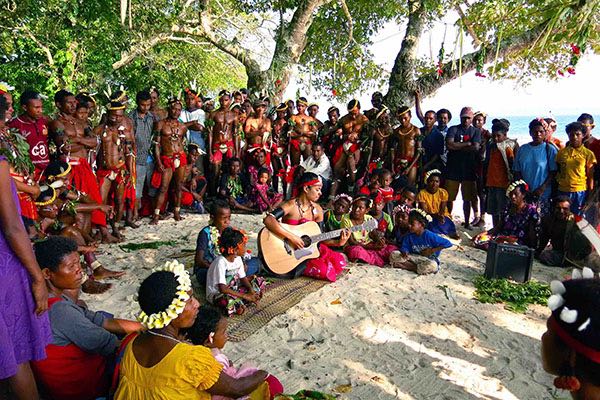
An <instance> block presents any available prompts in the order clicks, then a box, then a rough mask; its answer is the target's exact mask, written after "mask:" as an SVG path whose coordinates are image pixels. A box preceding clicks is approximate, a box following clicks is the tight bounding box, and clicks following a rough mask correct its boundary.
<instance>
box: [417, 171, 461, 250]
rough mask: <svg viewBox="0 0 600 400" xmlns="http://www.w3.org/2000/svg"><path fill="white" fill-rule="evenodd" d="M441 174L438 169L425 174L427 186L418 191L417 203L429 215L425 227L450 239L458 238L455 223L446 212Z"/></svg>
mask: <svg viewBox="0 0 600 400" xmlns="http://www.w3.org/2000/svg"><path fill="white" fill-rule="evenodd" d="M441 176H442V173H441V171H440V170H438V169H434V170H431V171H428V172H427V173H426V174H425V183H426V184H427V187H426V188H425V189H423V190H421V191H420V192H419V195H418V196H417V203H418V204H419V208H420V209H421V210H423V211H425V212H426V213H427V214H429V215H430V216H431V222H430V223H429V224H428V225H427V229H429V230H430V231H431V232H433V233H437V234H438V235H448V236H450V237H451V238H452V239H458V238H459V236H458V234H457V233H456V225H454V222H452V220H451V219H450V213H449V212H448V192H447V191H446V189H443V188H440V182H441Z"/></svg>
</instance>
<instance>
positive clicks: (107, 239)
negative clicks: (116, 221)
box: [102, 233, 119, 244]
mask: <svg viewBox="0 0 600 400" xmlns="http://www.w3.org/2000/svg"><path fill="white" fill-rule="evenodd" d="M102 243H104V244H111V243H119V238H116V237H114V236H113V235H111V234H110V233H106V234H105V235H104V236H102Z"/></svg>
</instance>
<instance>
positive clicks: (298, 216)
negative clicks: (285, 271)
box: [263, 172, 350, 281]
mask: <svg viewBox="0 0 600 400" xmlns="http://www.w3.org/2000/svg"><path fill="white" fill-rule="evenodd" d="M321 187H322V184H321V181H320V180H319V177H318V176H317V175H316V174H313V173H312V172H305V173H304V174H302V176H301V177H300V178H299V179H298V193H299V194H298V197H296V198H293V199H291V200H288V201H286V202H284V203H282V204H281V205H280V206H279V207H278V208H276V209H275V210H273V212H272V213H269V214H267V216H266V217H265V219H264V220H263V223H264V224H265V227H266V228H267V229H268V230H270V231H271V232H273V233H274V234H276V235H277V236H279V237H281V238H285V239H287V241H288V242H289V243H290V245H291V246H293V247H294V248H296V249H299V248H303V247H304V242H303V241H302V239H301V238H300V237H298V236H297V235H295V234H294V233H292V232H290V231H288V230H287V229H285V228H284V227H282V226H281V225H280V224H279V221H278V219H281V222H283V223H285V224H289V225H300V224H303V223H305V222H308V221H314V222H316V223H321V222H322V221H323V209H322V208H321V206H320V205H319V204H318V203H317V201H318V200H319V197H321ZM349 236H350V232H348V231H346V230H344V231H342V233H341V236H340V238H339V239H332V240H327V241H323V242H321V243H319V251H320V257H319V258H315V259H311V260H308V261H307V262H305V263H302V264H300V265H299V266H297V267H296V268H295V269H294V270H293V271H292V272H291V273H290V274H289V276H290V277H297V276H300V275H302V274H304V275H306V276H310V277H313V278H317V279H327V280H330V281H335V280H336V277H337V276H338V275H339V274H340V273H341V272H342V269H343V267H345V266H346V264H347V262H346V259H345V257H344V255H343V254H339V253H336V252H335V251H333V250H331V249H330V248H329V247H328V245H333V246H344V245H345V244H346V241H347V240H348V237H349Z"/></svg>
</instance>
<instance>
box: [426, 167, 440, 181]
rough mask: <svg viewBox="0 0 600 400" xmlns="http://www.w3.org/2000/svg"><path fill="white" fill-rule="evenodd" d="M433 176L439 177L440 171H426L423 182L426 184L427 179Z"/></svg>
mask: <svg viewBox="0 0 600 400" xmlns="http://www.w3.org/2000/svg"><path fill="white" fill-rule="evenodd" d="M433 174H438V175H441V174H442V171H440V170H439V169H432V170H431V171H427V172H426V173H425V182H427V180H428V179H429V177H430V176H431V175H433Z"/></svg>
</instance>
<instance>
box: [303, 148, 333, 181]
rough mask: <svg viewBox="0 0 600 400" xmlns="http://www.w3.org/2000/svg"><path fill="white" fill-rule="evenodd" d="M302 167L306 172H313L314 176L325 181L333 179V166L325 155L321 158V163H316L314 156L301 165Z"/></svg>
mask: <svg viewBox="0 0 600 400" xmlns="http://www.w3.org/2000/svg"><path fill="white" fill-rule="evenodd" d="M300 166H301V167H302V168H304V172H312V173H313V174H317V175H320V176H321V177H323V178H324V179H327V180H330V179H331V173H332V171H331V164H330V163H329V159H328V158H327V156H326V155H325V154H323V155H322V156H321V158H320V159H319V162H317V161H315V158H314V157H313V156H310V157H308V158H307V159H306V160H304V161H302V162H301V163H300Z"/></svg>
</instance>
